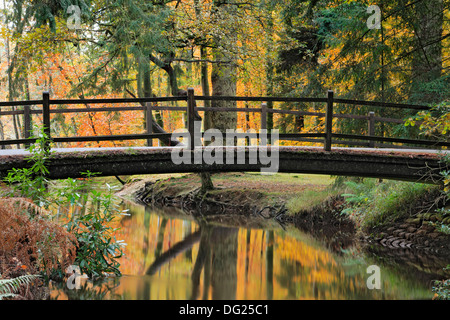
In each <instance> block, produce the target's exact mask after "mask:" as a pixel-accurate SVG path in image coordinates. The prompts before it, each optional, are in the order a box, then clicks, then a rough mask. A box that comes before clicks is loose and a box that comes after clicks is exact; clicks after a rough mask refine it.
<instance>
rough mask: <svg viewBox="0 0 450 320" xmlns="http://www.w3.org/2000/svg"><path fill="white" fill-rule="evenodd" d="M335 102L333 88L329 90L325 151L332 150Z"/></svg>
mask: <svg viewBox="0 0 450 320" xmlns="http://www.w3.org/2000/svg"><path fill="white" fill-rule="evenodd" d="M333 104H334V92H333V91H332V90H328V97H327V111H326V115H325V143H324V144H325V151H331V143H332V135H333Z"/></svg>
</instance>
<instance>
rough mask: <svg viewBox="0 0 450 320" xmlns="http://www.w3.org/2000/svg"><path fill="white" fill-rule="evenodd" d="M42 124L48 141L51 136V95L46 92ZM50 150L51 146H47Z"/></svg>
mask: <svg viewBox="0 0 450 320" xmlns="http://www.w3.org/2000/svg"><path fill="white" fill-rule="evenodd" d="M42 122H43V124H44V133H45V134H46V135H47V138H48V139H51V136H50V93H49V92H48V91H45V92H43V93H42ZM46 147H47V149H49V147H50V146H49V145H47V146H46Z"/></svg>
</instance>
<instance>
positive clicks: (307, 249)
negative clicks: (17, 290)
mask: <svg viewBox="0 0 450 320" xmlns="http://www.w3.org/2000/svg"><path fill="white" fill-rule="evenodd" d="M124 206H127V207H128V209H130V211H129V213H130V214H131V215H130V216H129V217H125V218H124V219H122V220H121V222H120V224H121V230H120V232H119V234H117V238H118V239H123V240H125V242H126V243H127V248H126V251H125V254H126V255H125V256H124V257H123V258H121V259H122V260H121V271H122V273H123V275H124V276H123V277H121V278H116V279H107V280H105V281H103V282H102V283H90V282H84V283H83V288H82V290H76V291H74V290H68V289H67V288H66V287H65V284H59V285H57V284H54V290H53V291H52V298H55V299H83V298H89V299H95V298H98V299H131V300H149V299H151V300H180V299H215V300H219V299H239V300H245V299H256V300H259V299H261V300H270V299H430V298H431V297H432V293H431V290H430V287H431V286H430V283H429V282H427V281H421V280H420V279H421V278H420V277H415V276H414V275H413V274H414V273H413V272H412V273H411V272H408V273H409V276H408V275H405V273H401V272H398V269H395V270H394V269H393V268H392V267H391V266H384V265H382V264H381V263H382V261H380V260H376V257H374V256H373V255H365V254H363V253H362V251H361V250H359V249H358V248H351V249H350V250H347V251H345V252H343V253H342V254H340V255H336V254H335V253H334V252H333V251H332V250H329V249H327V247H326V246H325V245H324V244H322V243H319V242H317V241H316V240H314V238H312V237H311V236H308V235H307V234H305V233H303V232H300V231H299V230H297V229H288V230H286V231H285V230H283V229H281V228H269V229H252V228H238V227H230V226H224V225H221V224H217V223H215V222H211V221H208V222H206V221H202V222H198V221H195V220H193V219H192V217H190V216H188V215H185V214H184V213H182V212H179V211H176V210H173V209H172V210H169V209H167V210H157V209H151V208H148V207H144V206H140V205H137V204H133V203H127V204H124ZM371 264H378V265H380V267H381V270H382V290H369V289H368V288H367V286H366V279H367V277H368V275H367V273H366V268H367V267H368V266H369V265H371ZM400 268H401V266H400ZM430 277H432V276H430ZM426 279H429V278H426Z"/></svg>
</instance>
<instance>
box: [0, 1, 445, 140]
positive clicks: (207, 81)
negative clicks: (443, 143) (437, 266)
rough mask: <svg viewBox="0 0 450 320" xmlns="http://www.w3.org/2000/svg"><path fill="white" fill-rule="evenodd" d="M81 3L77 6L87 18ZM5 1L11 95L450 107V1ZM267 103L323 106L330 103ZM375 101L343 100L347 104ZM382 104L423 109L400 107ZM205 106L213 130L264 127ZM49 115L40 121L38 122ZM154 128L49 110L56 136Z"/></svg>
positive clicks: (2, 86) (3, 67)
mask: <svg viewBox="0 0 450 320" xmlns="http://www.w3.org/2000/svg"><path fill="white" fill-rule="evenodd" d="M72 5H76V6H78V8H80V16H79V19H78V16H77V12H75V11H72V9H70V6H72ZM370 5H377V6H379V8H380V9H381V28H380V29H369V28H368V25H367V21H368V19H369V18H370V17H371V16H372V14H373V12H372V13H371V12H368V10H367V9H368V7H369V6H370ZM1 7H2V14H1V17H2V19H1V35H0V37H1V46H0V50H1V55H0V59H1V60H0V74H1V78H0V80H1V82H0V101H15V100H30V99H31V100H32V99H41V97H42V92H43V91H49V92H50V95H51V98H53V99H57V98H93V97H96V98H105V97H108V98H112V97H150V96H170V95H175V96H177V95H180V94H183V90H186V89H187V88H188V87H193V88H195V92H196V94H197V95H239V96H286V97H325V96H326V93H327V90H330V89H331V90H334V92H335V96H338V97H340V98H352V99H361V100H374V101H382V102H401V103H413V104H421V105H423V104H424V105H432V106H436V105H440V106H445V105H448V104H449V100H448V99H449V97H450V85H449V84H450V77H449V67H450V61H449V51H450V46H449V43H450V28H449V18H450V12H449V7H450V1H448V0H379V1H377V2H376V3H374V2H372V1H352V0H347V1H321V0H287V1H271V0H261V1H250V2H247V1H240V0H233V1H226V0H206V1H203V0H178V1H166V0H158V1H157V0H146V1H141V0H118V1H104V0H2V6H1ZM74 26H75V28H74ZM224 104H227V106H232V105H230V104H233V102H220V101H214V102H212V107H215V106H218V107H220V106H224ZM252 104H253V105H252ZM205 105H206V106H209V102H205ZM82 106H83V107H86V108H87V109H88V108H90V107H91V106H90V105H82ZM96 106H98V105H96ZM237 106H238V107H244V106H248V107H252V106H253V107H258V106H257V105H255V104H254V103H251V102H248V103H245V102H242V103H241V102H239V103H237ZM59 107H62V108H64V107H65V106H59ZM68 107H69V106H67V108H68ZM70 107H80V106H77V105H74V106H70ZM269 107H270V108H280V109H290V110H311V111H323V110H324V107H325V106H324V105H323V104H320V103H307V104H306V103H305V104H300V103H279V104H278V103H275V104H269ZM11 108H18V109H20V108H21V107H11ZM34 108H39V106H35V107H34ZM2 110H10V108H9V109H8V108H3V109H2ZM438 110H439V109H438ZM368 111H369V109H368V108H367V107H357V106H350V105H349V106H346V105H342V104H341V105H338V107H337V112H346V113H353V114H364V115H366V114H367V112H368ZM372 111H376V113H377V115H379V116H384V117H395V118H399V119H407V118H409V117H410V116H414V113H412V111H406V110H401V109H399V110H383V109H377V110H372ZM202 116H203V117H204V120H205V121H204V126H205V129H206V128H212V127H214V128H218V129H225V128H236V127H238V128H242V129H244V130H248V129H256V130H258V128H259V123H260V119H259V114H252V113H247V114H245V113H242V114H240V115H239V116H238V115H234V114H224V113H210V114H206V115H203V114H202ZM21 117H22V116H21V115H16V116H3V117H0V120H1V122H0V138H1V139H14V138H21V137H22V136H23V128H22V119H21ZM154 117H155V120H156V121H158V122H159V124H160V125H161V126H162V127H163V128H164V129H165V130H166V131H168V132H172V131H173V130H175V129H178V128H182V127H183V126H184V122H183V121H184V114H183V112H178V113H175V112H170V113H169V112H168V111H167V112H166V111H163V112H160V113H156V114H154ZM41 120H42V119H40V118H39V117H38V116H34V117H33V121H34V122H35V124H40V123H41ZM323 120H324V119H322V118H317V117H307V118H306V117H305V118H301V117H298V116H294V115H276V116H272V115H271V114H269V119H268V122H269V123H268V127H269V128H277V129H280V132H284V133H291V132H299V131H301V132H317V131H320V130H322V129H323ZM335 121H336V123H335V126H336V130H337V131H339V132H342V133H356V134H365V133H366V131H367V121H357V120H355V121H348V120H347V121H345V120H337V119H335ZM144 127H145V116H144V114H143V113H142V112H138V111H135V112H121V113H118V112H109V113H86V114H85V115H80V114H78V115H77V116H75V117H74V116H73V114H67V115H63V114H58V115H54V116H52V131H53V134H54V135H55V136H73V135H80V136H88V135H109V134H125V133H141V132H143V131H144ZM418 131H419V130H418V129H417V127H411V126H409V127H406V126H404V125H399V124H379V125H377V127H376V132H375V133H376V135H379V136H386V135H389V136H398V137H412V136H417V134H418ZM137 143H141V142H130V141H124V142H83V143H73V144H72V146H98V145H101V146H128V145H136V144H137ZM142 143H144V142H142ZM296 144H301V143H300V142H298V143H296ZM303 144H307V143H303Z"/></svg>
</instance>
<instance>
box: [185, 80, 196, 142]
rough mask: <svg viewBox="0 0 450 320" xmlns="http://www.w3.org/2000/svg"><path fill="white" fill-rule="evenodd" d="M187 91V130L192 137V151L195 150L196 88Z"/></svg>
mask: <svg viewBox="0 0 450 320" xmlns="http://www.w3.org/2000/svg"><path fill="white" fill-rule="evenodd" d="M187 91H188V95H187V129H188V132H189V137H190V149H191V150H195V141H194V137H195V97H194V95H195V92H194V88H188V90H187Z"/></svg>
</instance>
